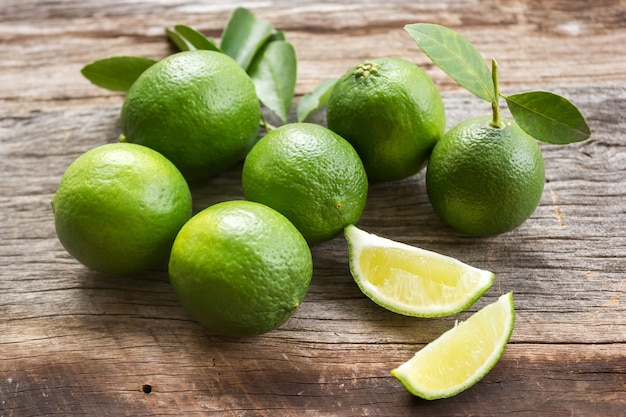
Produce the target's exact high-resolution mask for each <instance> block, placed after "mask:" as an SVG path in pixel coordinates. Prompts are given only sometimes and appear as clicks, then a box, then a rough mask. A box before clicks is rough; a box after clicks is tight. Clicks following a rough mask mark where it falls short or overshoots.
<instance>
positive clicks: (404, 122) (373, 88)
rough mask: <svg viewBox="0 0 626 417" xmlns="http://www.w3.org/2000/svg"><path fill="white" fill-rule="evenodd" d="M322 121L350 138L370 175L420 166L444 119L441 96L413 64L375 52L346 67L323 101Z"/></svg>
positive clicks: (379, 177) (396, 174) (392, 176)
mask: <svg viewBox="0 0 626 417" xmlns="http://www.w3.org/2000/svg"><path fill="white" fill-rule="evenodd" d="M327 119H328V127H329V128H330V129H331V130H333V131H335V132H336V133H338V134H339V135H340V136H341V137H343V138H345V139H346V140H347V141H348V142H350V143H351V144H352V145H353V146H354V148H355V149H356V151H357V152H358V154H359V156H360V157H361V159H362V160H363V165H365V170H366V171H367V175H368V178H369V179H370V181H391V180H399V179H402V178H406V177H408V176H411V175H413V174H415V173H417V172H418V171H419V170H421V169H422V168H423V167H424V165H425V161H426V159H427V158H428V155H429V153H430V151H431V150H432V148H433V146H435V143H437V140H438V139H439V137H440V136H441V135H442V134H443V132H444V129H445V124H446V119H445V112H444V107H443V102H442V100H441V96H440V95H439V92H438V91H437V88H436V87H435V84H434V83H433V82H432V80H431V79H430V78H429V77H428V75H427V74H426V73H425V72H424V71H422V70H421V69H420V68H419V67H418V66H417V65H415V64H413V63H411V62H408V61H406V60H403V59H400V58H389V57H387V58H380V59H374V60H370V61H365V62H364V63H362V64H360V65H357V66H356V67H354V68H352V69H350V70H349V71H347V72H346V73H345V74H344V75H343V76H342V77H341V78H340V79H339V80H338V81H337V84H336V85H335V87H334V89H333V92H332V94H331V96H330V99H329V102H328V107H327Z"/></svg>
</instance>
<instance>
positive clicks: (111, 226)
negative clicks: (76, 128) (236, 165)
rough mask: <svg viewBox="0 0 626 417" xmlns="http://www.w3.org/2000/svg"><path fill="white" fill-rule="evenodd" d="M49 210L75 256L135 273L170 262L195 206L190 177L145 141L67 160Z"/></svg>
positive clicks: (95, 265) (63, 241)
mask: <svg viewBox="0 0 626 417" xmlns="http://www.w3.org/2000/svg"><path fill="white" fill-rule="evenodd" d="M52 210H53V212H54V222H55V227H56V232H57V235H58V237H59V240H60V241H61V244H62V245H63V247H64V248H65V249H66V250H67V251H68V252H69V254H70V255H72V256H73V257H74V258H75V259H77V260H78V261H79V262H81V263H82V264H84V265H86V266H88V267H89V268H91V269H94V270H96V271H100V272H104V273H109V274H132V273H137V272H141V271H143V270H147V269H150V268H155V267H159V266H161V265H163V266H164V265H167V259H168V256H169V252H170V249H171V247H172V243H173V242H174V238H175V237H176V234H177V233H178V231H179V230H180V228H181V227H182V226H183V224H184V223H185V222H186V221H187V220H188V219H189V218H190V217H191V214H192V204H191V193H190V191H189V187H188V186H187V182H186V181H185V179H184V177H183V176H182V174H181V173H180V171H178V169H176V167H175V166H174V165H173V164H172V163H171V162H170V161H169V160H167V159H166V158H165V157H164V156H162V155H161V154H159V153H158V152H156V151H153V150H152V149H149V148H146V147H145V146H140V145H134V144H128V143H114V144H107V145H102V146H99V147H97V148H94V149H91V150H89V151H87V152H86V153H84V154H82V155H81V156H79V157H78V158H77V159H76V160H74V162H72V163H71V164H70V166H69V167H68V168H67V170H66V171H65V173H64V174H63V177H62V178H61V182H60V184H59V188H58V189H57V191H56V193H55V194H54V197H53V199H52Z"/></svg>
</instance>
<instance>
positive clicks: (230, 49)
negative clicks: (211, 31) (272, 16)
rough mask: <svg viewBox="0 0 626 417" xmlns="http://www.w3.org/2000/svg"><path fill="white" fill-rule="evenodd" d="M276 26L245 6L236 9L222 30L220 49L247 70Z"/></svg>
mask: <svg viewBox="0 0 626 417" xmlns="http://www.w3.org/2000/svg"><path fill="white" fill-rule="evenodd" d="M274 32H275V30H274V27H273V26H272V25H271V24H269V23H268V22H265V21H263V20H260V19H258V18H257V17H256V16H255V15H254V14H253V13H252V12H250V11H249V10H248V9H245V8H243V7H238V8H237V9H235V10H234V11H233V13H232V15H231V16H230V19H229V20H228V22H227V23H226V27H225V28H224V31H223V32H222V40H221V43H220V49H221V50H222V51H223V52H224V53H225V54H226V55H228V56H230V57H231V58H233V59H234V60H235V61H237V63H238V64H239V65H240V66H241V67H243V69H245V70H247V69H248V67H249V66H250V63H251V62H252V59H253V58H254V56H255V55H256V53H257V51H259V49H261V47H262V46H263V45H264V44H265V43H266V41H267V39H268V38H269V37H270V36H271V35H272V33H274Z"/></svg>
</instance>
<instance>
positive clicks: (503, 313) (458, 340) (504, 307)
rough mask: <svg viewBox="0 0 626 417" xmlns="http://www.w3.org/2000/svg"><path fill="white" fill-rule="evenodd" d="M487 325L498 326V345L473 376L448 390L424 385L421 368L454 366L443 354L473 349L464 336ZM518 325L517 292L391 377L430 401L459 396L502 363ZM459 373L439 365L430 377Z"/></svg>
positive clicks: (450, 332) (485, 309)
mask: <svg viewBox="0 0 626 417" xmlns="http://www.w3.org/2000/svg"><path fill="white" fill-rule="evenodd" d="M484 322H487V323H489V324H492V325H493V326H495V325H496V324H497V325H498V328H497V329H495V330H496V331H498V332H499V333H498V337H497V338H495V343H494V344H493V345H492V346H490V349H491V350H490V354H489V355H488V356H487V357H486V358H485V360H484V361H483V362H482V363H481V364H480V366H477V367H476V368H475V369H471V370H470V371H471V374H470V375H469V376H468V377H466V378H465V379H464V380H463V381H461V382H459V383H456V384H453V385H450V386H447V387H445V388H432V387H429V386H427V385H426V384H424V383H423V382H420V381H424V380H428V378H424V377H423V369H421V367H420V365H425V366H428V365H429V364H433V363H437V364H450V362H454V358H453V357H444V356H443V355H441V352H442V351H446V350H448V349H447V348H451V347H453V346H458V345H463V349H467V348H470V346H469V344H470V343H471V340H468V338H467V337H465V336H464V335H463V333H464V332H467V331H468V330H469V331H474V330H477V329H479V328H480V324H482V323H484ZM514 324H515V307H514V301H513V293H512V292H509V293H506V294H504V295H502V296H500V298H499V299H498V300H497V301H496V302H494V303H492V304H489V305H487V306H485V307H483V308H482V309H481V310H479V311H478V312H476V313H474V314H473V315H472V316H470V318H468V319H467V320H466V321H464V322H461V323H459V324H457V325H455V326H454V327H453V328H452V329H450V330H448V331H446V332H445V333H443V334H442V335H441V336H439V337H438V338H437V339H435V340H434V341H432V342H430V343H429V344H428V345H426V346H425V347H424V348H422V349H421V350H419V351H418V352H417V353H416V354H415V355H414V356H413V358H411V359H409V360H408V361H406V362H404V363H403V364H401V365H400V366H398V367H397V368H395V369H393V370H392V371H391V374H392V375H393V376H394V377H396V378H397V379H398V380H399V381H400V382H401V383H402V385H403V386H404V387H405V388H406V389H407V391H409V392H410V393H411V394H413V395H415V396H418V397H421V398H424V399H426V400H436V399H442V398H449V397H452V396H454V395H457V394H459V393H461V392H463V391H465V390H466V389H468V388H469V387H471V386H472V385H474V384H476V383H477V382H478V381H480V380H481V379H482V378H483V377H484V376H485V375H486V374H487V373H488V372H489V371H491V369H493V367H494V366H495V365H496V364H497V363H498V362H499V361H500V358H501V357H502V355H503V353H504V350H505V348H506V346H507V344H508V343H509V340H510V338H511V335H512V333H513V327H514ZM431 369H432V368H431ZM455 371H458V367H456V368H455V367H454V366H449V367H448V368H444V367H443V366H439V367H437V375H429V377H430V379H431V380H432V379H433V378H434V379H444V378H446V377H448V376H449V374H451V373H452V372H455Z"/></svg>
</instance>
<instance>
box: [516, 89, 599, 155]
mask: <svg viewBox="0 0 626 417" xmlns="http://www.w3.org/2000/svg"><path fill="white" fill-rule="evenodd" d="M504 98H505V99H506V102H507V104H508V106H509V110H510V111H511V114H512V115H513V118H514V119H515V121H516V122H517V124H518V125H519V127H521V128H522V129H523V130H524V131H525V132H526V133H528V134H529V135H530V136H532V137H534V138H535V139H537V140H540V141H543V142H547V143H553V144H559V145H563V144H567V143H573V142H580V141H583V140H585V139H588V138H589V136H590V135H591V129H590V128H589V125H588V124H587V122H586V120H585V118H584V116H583V115H582V114H581V113H580V110H578V108H577V107H576V106H575V105H574V104H572V103H571V102H570V101H568V100H567V99H566V98H564V97H561V96H559V95H557V94H554V93H550V92H546V91H531V92H528V93H521V94H514V95H512V96H504Z"/></svg>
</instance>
